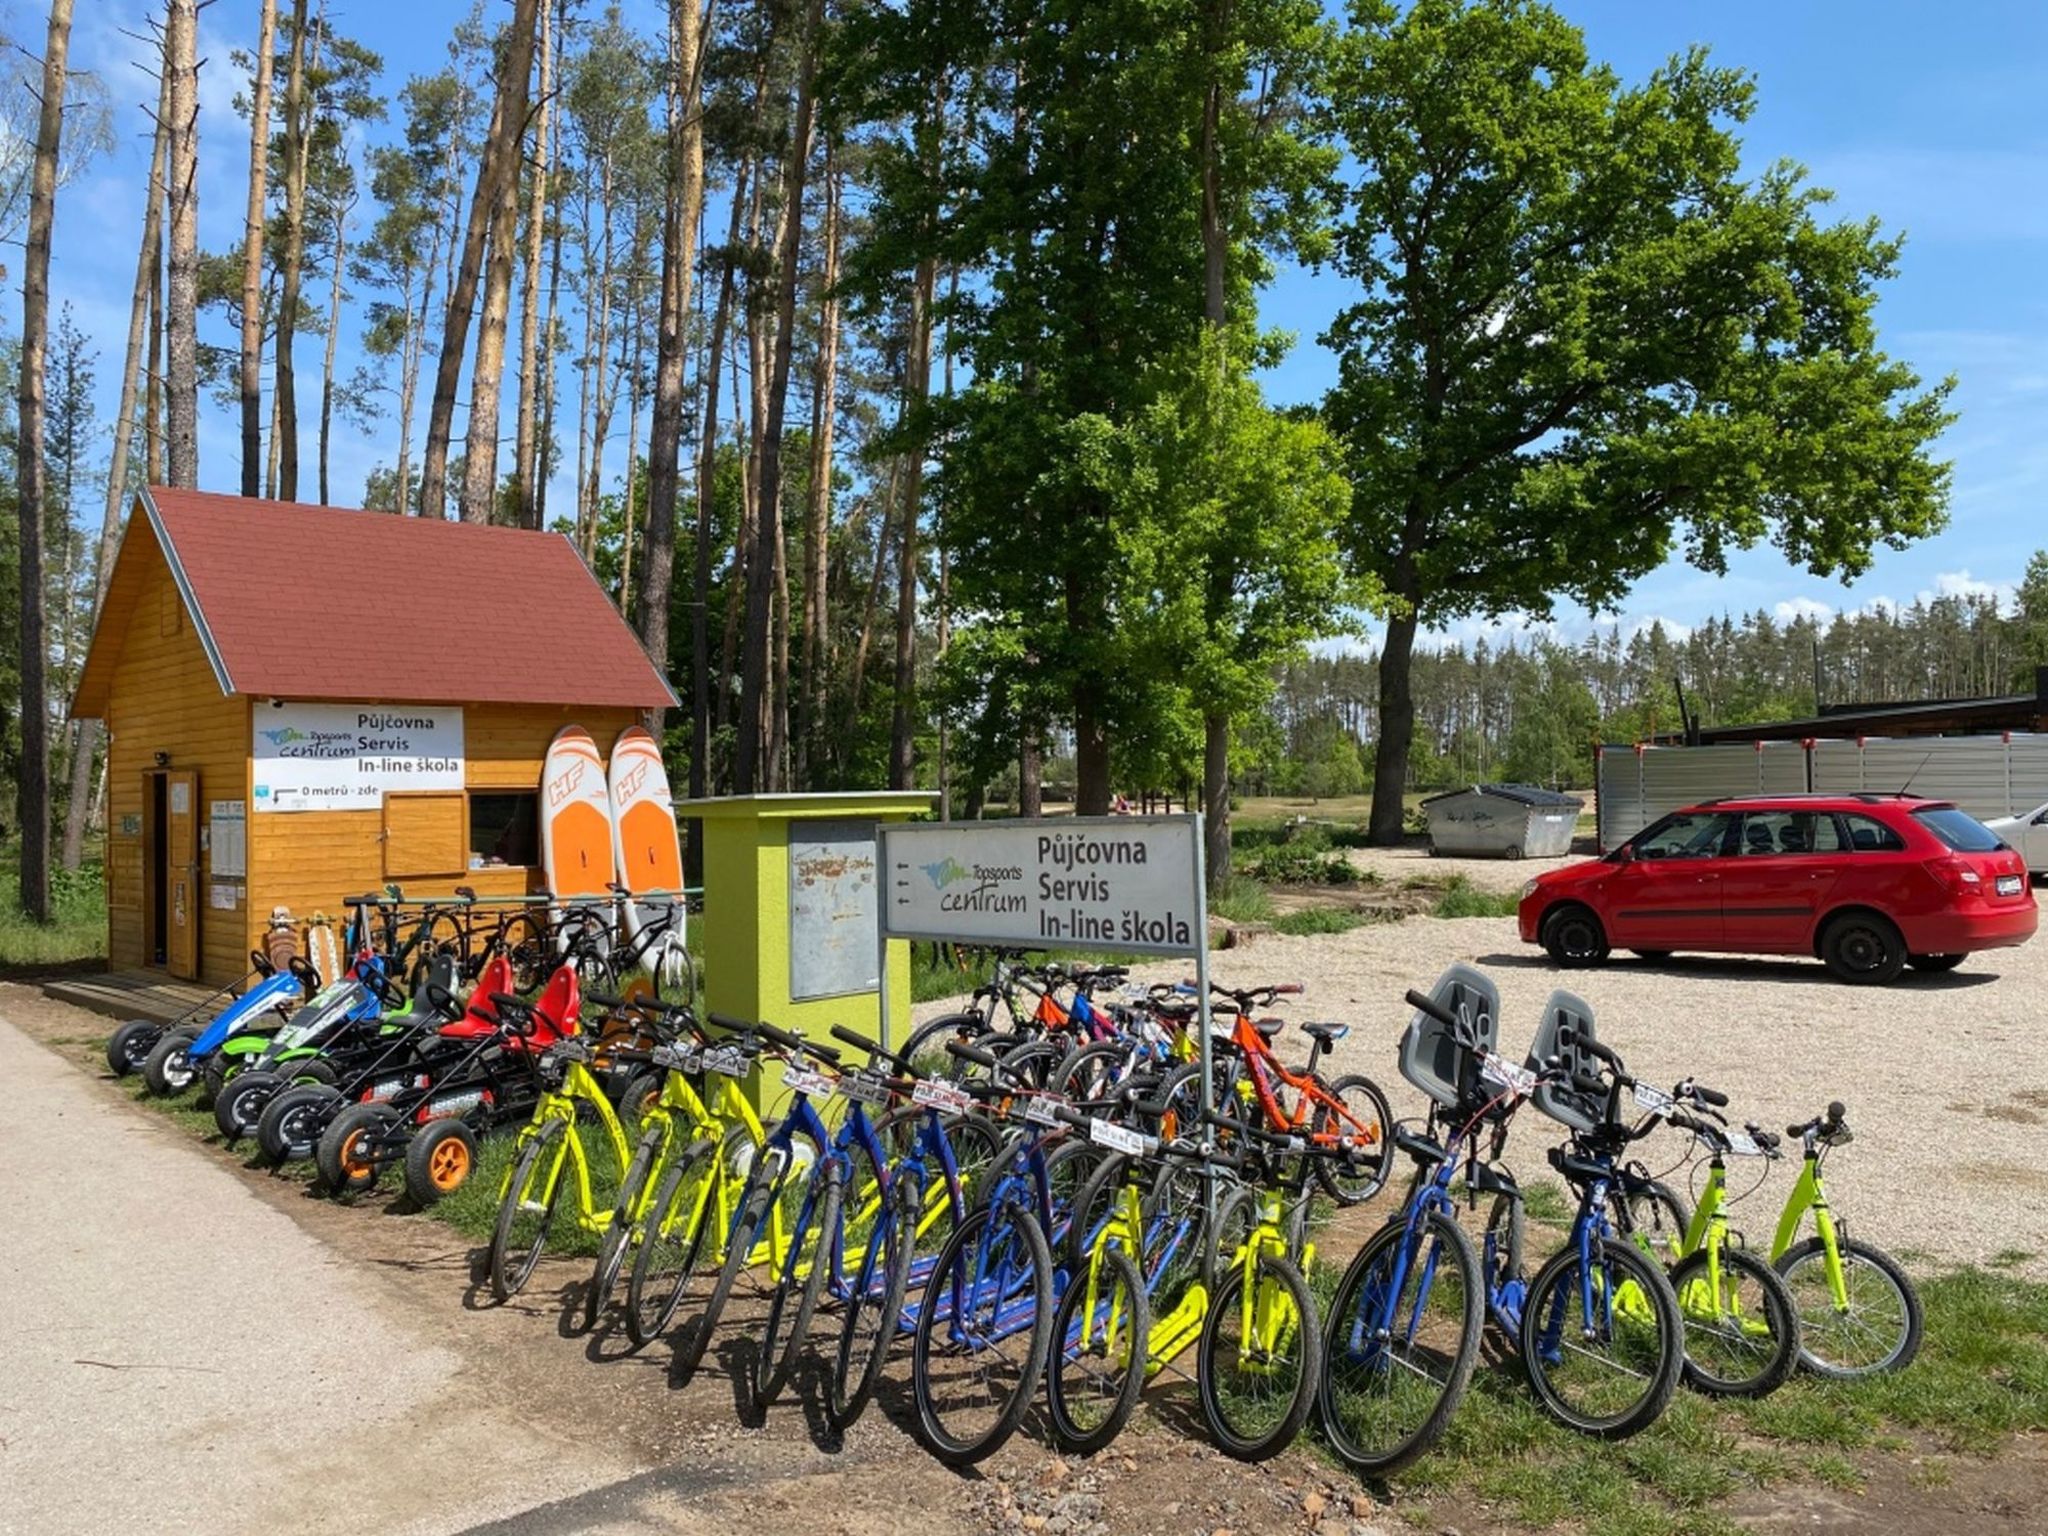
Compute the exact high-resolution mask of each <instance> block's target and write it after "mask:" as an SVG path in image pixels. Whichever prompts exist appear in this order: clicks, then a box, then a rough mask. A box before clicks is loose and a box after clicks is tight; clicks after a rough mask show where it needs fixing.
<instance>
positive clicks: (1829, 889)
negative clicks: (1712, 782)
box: [1519, 794, 2036, 982]
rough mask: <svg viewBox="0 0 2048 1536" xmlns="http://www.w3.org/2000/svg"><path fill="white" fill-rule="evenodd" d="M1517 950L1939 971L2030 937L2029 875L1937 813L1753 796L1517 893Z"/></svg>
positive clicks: (1864, 800) (1974, 825) (1840, 970)
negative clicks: (1798, 959) (1807, 960)
mask: <svg viewBox="0 0 2048 1536" xmlns="http://www.w3.org/2000/svg"><path fill="white" fill-rule="evenodd" d="M1519 917H1520V921H1521V930H1522V939H1523V942H1525V943H1530V944H1541V945H1542V946H1543V947H1544V948H1545V949H1547V950H1548V951H1549V952H1550V955H1551V958H1552V959H1554V960H1556V961H1557V963H1558V964H1559V965H1566V966H1585V965H1598V964H1599V963H1600V962H1602V961H1603V960H1605V959H1606V958H1607V956H1608V953H1609V951H1610V950H1611V949H1627V950H1633V951H1634V952H1635V953H1636V954H1638V955H1642V956H1643V957H1645V958H1646V959H1661V958H1663V957H1664V956H1666V955H1669V954H1670V953H1671V952H1672V951H1674V950H1680V949H1686V950H1717V951H1722V952H1732V953H1736V954H1780V955H1815V956H1818V957H1819V958H1820V959H1821V960H1823V961H1825V962H1826V963H1827V967H1828V969H1829V970H1830V971H1832V972H1833V973H1834V974H1835V975H1836V976H1837V977H1839V978H1840V979H1842V980H1843V981H1853V982H1887V981H1890V980H1892V979H1893V978H1894V977H1896V976H1897V975H1898V974H1899V972H1900V971H1901V970H1902V969H1903V968H1904V967H1906V966H1908V965H1910V966H1912V967H1913V968H1914V969H1915V970H1919V971H1946V970H1949V969H1951V968H1953V967H1954V966H1956V965H1959V964H1960V963H1961V962H1962V960H1963V957H1964V956H1965V955H1967V954H1969V953H1970V952H1971V951H1973V950H1979V949H1998V948H2000V947H2002V946H2004V945H2009V944H2019V943H2023V942H2025V941H2026V940H2027V939H2029V938H2031V937H2032V936H2033V932H2034V926H2035V923H2036V916H2035V912H2034V895H2033V891H2032V889H2031V887H2030V885H2029V882H2028V879H2027V866H2026V862H2025V860H2023V859H2022V858H2021V857H2020V855H2019V854H2017V853H2015V852H2014V851H2013V850H2012V849H2011V848H2010V847H2008V846H2007V845H2006V844H2005V843H2003V842H2001V841H2000V840H1999V838H1998V835H1997V834H1996V833H1994V832H1992V831H1991V830H1990V829H1989V828H1987V827H1986V826H1985V825H1984V824H1983V823H1982V822H1980V821H1978V820H1976V819H1975V818H1974V817H1972V816H1969V815H1967V814H1965V813H1964V812H1962V811H1959V810H1957V809H1956V808H1955V807H1954V806H1953V805H1951V804H1949V803H1948V802H1947V801H1945V800H1923V799H1921V798H1919V797H1918V796H1915V795H1860V794H1859V795H1757V796H1744V797H1742V798H1740V799H1730V800H1709V801H1706V802H1704V803H1702V804H1700V805H1695V806H1690V807H1688V808H1687V809H1685V810H1682V811H1674V812H1672V813H1671V814H1670V815H1669V816H1666V817H1664V818H1663V819H1662V820H1659V821H1655V822H1652V823H1651V824H1650V825H1649V826H1647V827H1645V828H1643V830H1642V831H1640V832H1638V833H1637V834H1636V835H1635V836H1634V837H1632V838H1630V839H1629V840H1628V841H1627V842H1625V843H1623V844H1622V845H1621V846H1620V847H1619V848H1617V849H1615V850H1614V851H1613V852H1612V853H1610V854H1608V855H1607V856H1606V857H1605V858H1603V859H1598V860H1595V861H1593V862H1590V863H1584V864H1574V865H1571V866H1569V867H1567V868H1564V869H1554V870H1551V871H1549V872H1547V873H1545V874H1541V875H1538V876H1537V877H1536V878H1535V879H1534V880H1531V881H1530V882H1529V883H1528V885H1526V886H1525V887H1523V890H1522V902H1521V907H1520V909H1519Z"/></svg>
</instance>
